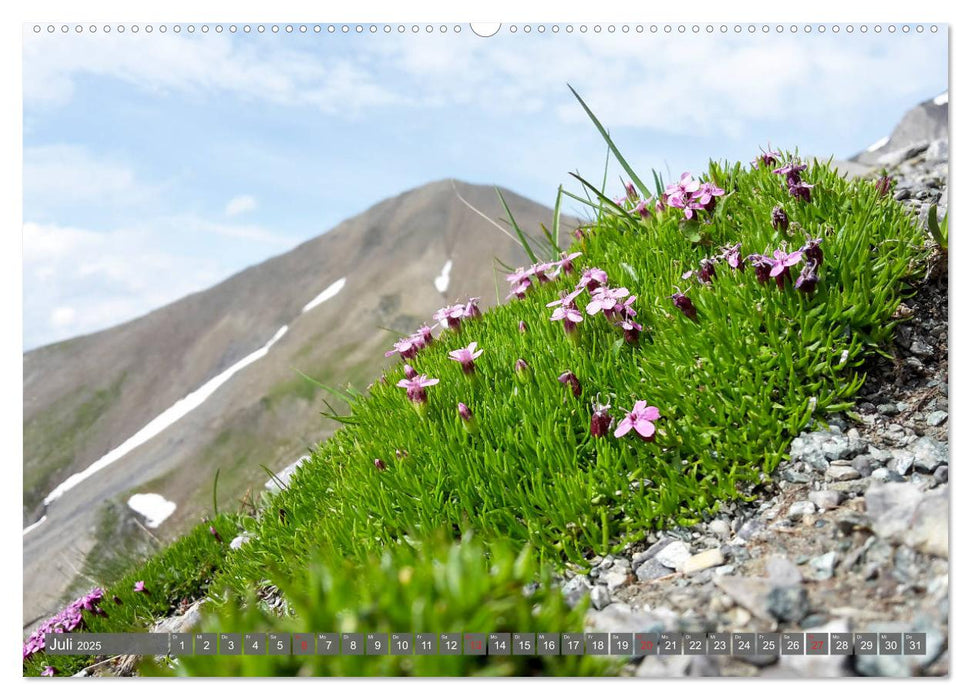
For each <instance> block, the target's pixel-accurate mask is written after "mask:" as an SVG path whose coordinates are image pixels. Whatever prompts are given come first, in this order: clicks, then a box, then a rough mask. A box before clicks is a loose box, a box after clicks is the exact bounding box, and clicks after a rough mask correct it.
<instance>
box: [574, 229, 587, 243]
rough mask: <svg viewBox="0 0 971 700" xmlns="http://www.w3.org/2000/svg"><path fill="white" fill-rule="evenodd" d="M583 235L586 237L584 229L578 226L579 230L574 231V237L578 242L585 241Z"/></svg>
mask: <svg viewBox="0 0 971 700" xmlns="http://www.w3.org/2000/svg"><path fill="white" fill-rule="evenodd" d="M583 235H584V234H583V228H582V227H580V226H577V228H576V229H574V231H573V237H574V238H575V239H576V240H578V241H582V240H583Z"/></svg>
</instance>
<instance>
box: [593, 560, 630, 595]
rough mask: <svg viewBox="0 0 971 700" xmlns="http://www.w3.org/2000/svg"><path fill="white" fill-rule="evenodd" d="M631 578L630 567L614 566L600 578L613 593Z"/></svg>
mask: <svg viewBox="0 0 971 700" xmlns="http://www.w3.org/2000/svg"><path fill="white" fill-rule="evenodd" d="M630 578H631V575H630V569H629V568H624V567H622V566H614V567H613V568H611V569H610V571H608V572H607V573H605V574H602V575H601V577H600V580H601V582H602V583H603V584H604V585H605V586H607V591H608V592H610V593H613V592H615V591H616V590H617V589H619V588H621V587H622V586H624V585H625V584H626V583H627V582H628V581H630Z"/></svg>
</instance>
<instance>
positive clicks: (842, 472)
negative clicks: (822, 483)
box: [826, 464, 860, 481]
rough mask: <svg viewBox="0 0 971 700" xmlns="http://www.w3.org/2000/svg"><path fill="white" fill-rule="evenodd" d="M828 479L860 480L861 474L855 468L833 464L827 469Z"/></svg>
mask: <svg viewBox="0 0 971 700" xmlns="http://www.w3.org/2000/svg"><path fill="white" fill-rule="evenodd" d="M826 478H827V479H829V480H830V481H850V480H851V479H859V478H860V472H858V471H857V470H856V469H854V468H853V467H844V466H836V465H832V464H831V465H830V466H829V467H828V468H827V469H826Z"/></svg>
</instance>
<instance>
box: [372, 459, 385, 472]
mask: <svg viewBox="0 0 971 700" xmlns="http://www.w3.org/2000/svg"><path fill="white" fill-rule="evenodd" d="M374 468H375V469H377V470H378V471H379V472H383V471H384V470H385V469H387V468H388V467H387V466H386V465H385V463H384V460H381V459H375V460H374Z"/></svg>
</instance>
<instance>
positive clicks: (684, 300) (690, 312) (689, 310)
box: [671, 290, 698, 321]
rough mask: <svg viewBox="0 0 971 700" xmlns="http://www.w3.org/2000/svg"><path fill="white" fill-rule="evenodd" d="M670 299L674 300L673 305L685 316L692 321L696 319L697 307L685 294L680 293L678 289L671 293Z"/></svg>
mask: <svg viewBox="0 0 971 700" xmlns="http://www.w3.org/2000/svg"><path fill="white" fill-rule="evenodd" d="M671 301H672V302H674V306H675V307H676V308H677V309H678V310H679V311H681V313H683V314H684V315H685V316H687V317H688V318H690V319H691V320H692V321H697V320H698V309H696V308H695V305H694V304H693V303H692V302H691V299H689V298H688V295H687V294H684V293H682V292H681V291H680V290H679V291H678V292H676V293H674V294H672V295H671Z"/></svg>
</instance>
